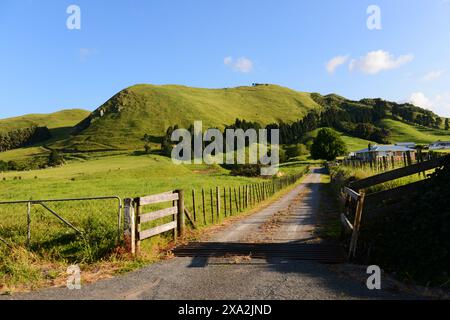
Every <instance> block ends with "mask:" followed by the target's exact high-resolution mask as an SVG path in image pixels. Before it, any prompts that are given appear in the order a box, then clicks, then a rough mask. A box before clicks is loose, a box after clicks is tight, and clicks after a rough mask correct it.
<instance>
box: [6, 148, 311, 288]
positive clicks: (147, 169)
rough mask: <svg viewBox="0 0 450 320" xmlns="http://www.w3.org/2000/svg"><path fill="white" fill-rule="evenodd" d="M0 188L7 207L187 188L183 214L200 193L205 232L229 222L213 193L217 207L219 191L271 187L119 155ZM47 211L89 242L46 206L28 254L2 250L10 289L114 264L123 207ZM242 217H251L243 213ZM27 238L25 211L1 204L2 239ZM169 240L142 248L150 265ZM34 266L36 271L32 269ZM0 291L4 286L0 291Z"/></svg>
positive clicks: (85, 205)
mask: <svg viewBox="0 0 450 320" xmlns="http://www.w3.org/2000/svg"><path fill="white" fill-rule="evenodd" d="M305 168H306V165H305V164H303V163H297V164H295V165H291V166H289V167H288V168H282V169H281V171H282V172H284V174H289V175H291V174H296V173H299V172H303V171H304V170H305ZM0 181H1V182H0V195H1V200H2V201H8V200H29V199H34V200H39V199H55V198H78V197H92V196H119V197H121V198H122V199H123V198H126V197H131V198H134V197H138V196H146V195H151V194H156V193H160V192H166V191H170V190H175V189H184V190H185V193H186V195H185V198H186V200H185V203H186V207H187V208H188V210H189V211H190V212H193V207H192V190H193V189H195V190H196V201H197V204H196V205H197V208H196V209H197V216H198V226H199V227H201V228H203V227H204V226H208V225H211V224H212V223H213V222H214V223H217V222H219V221H223V219H224V218H225V216H224V210H223V204H222V213H221V216H220V217H219V219H218V218H217V215H216V214H217V212H216V211H215V209H213V212H211V209H210V208H211V197H210V195H211V194H210V192H211V190H212V191H213V192H212V194H213V197H212V203H213V204H215V202H216V197H215V188H216V187H220V192H221V196H223V188H225V190H226V191H227V192H228V196H229V188H233V189H232V190H234V188H236V189H237V190H239V189H238V188H239V187H241V186H244V185H250V184H255V183H261V182H265V181H267V180H266V179H262V178H246V177H237V176H232V175H230V173H229V171H227V170H225V169H223V168H222V167H220V166H217V165H181V166H176V165H174V164H172V162H171V159H169V158H165V157H161V156H157V155H142V156H135V155H119V156H109V157H101V158H98V159H89V160H88V161H72V162H69V163H68V164H66V165H65V166H63V167H58V168H49V169H44V170H35V171H25V172H8V173H2V174H0ZM202 189H203V190H204V191H205V196H206V197H205V207H206V224H205V223H204V221H203V217H202V216H203V215H202V212H201V190H202ZM221 200H222V199H221ZM222 203H223V202H222ZM47 205H48V206H49V207H50V208H51V209H52V210H54V211H55V212H57V213H58V214H59V215H61V216H62V217H63V218H64V219H66V220H67V221H69V222H70V223H72V224H73V225H74V226H76V227H77V228H78V229H80V230H81V231H83V233H84V237H80V236H78V235H77V234H76V232H75V231H74V230H72V229H70V228H68V227H67V226H66V225H64V224H63V223H61V221H60V220H58V219H57V218H56V217H55V216H53V215H52V214H51V213H50V212H48V211H47V210H46V209H44V208H43V207H41V206H39V205H33V206H32V210H31V243H30V248H31V251H23V250H22V249H20V248H18V249H15V250H14V254H13V255H9V254H8V252H9V251H8V250H5V249H6V248H5V247H4V246H3V244H1V243H0V247H1V249H0V264H2V266H0V282H3V283H4V284H5V288H6V287H7V288H11V287H15V286H16V285H23V284H24V283H29V284H30V285H37V284H38V283H40V282H42V281H43V277H44V278H45V277H46V276H47V275H46V274H48V272H47V273H43V271H42V270H43V269H42V268H43V267H45V266H47V267H45V268H47V269H49V270H50V271H51V270H55V268H56V269H58V270H61V267H62V266H64V265H67V264H69V263H81V264H85V265H88V266H89V265H95V264H98V263H102V261H103V262H105V261H109V262H111V261H113V262H114V263H117V261H116V260H115V259H116V255H115V254H114V250H113V249H114V248H115V246H116V240H117V232H118V231H117V227H118V226H117V210H118V208H117V202H116V201H115V200H104V201H103V200H102V201H85V202H61V203H47ZM227 205H228V203H227ZM233 206H235V202H234V200H233ZM159 208H161V206H156V207H148V208H146V210H149V211H153V210H154V209H159ZM233 209H234V210H233V212H234V214H238V213H239V212H238V210H236V208H235V207H233ZM228 210H229V208H228ZM244 211H246V210H243V211H242V212H244ZM228 212H229V211H228ZM228 214H229V213H228ZM213 217H214V218H213ZM213 219H214V221H213ZM160 223H161V222H160ZM26 236H27V205H26V204H13V205H0V237H2V238H3V239H6V240H7V241H8V242H10V243H13V244H19V245H25V243H26ZM169 238H170V237H167V235H166V236H163V237H155V238H154V239H152V240H150V241H147V242H145V244H144V247H143V248H144V250H145V251H146V252H147V253H148V254H149V255H150V259H153V258H154V256H153V255H152V254H153V250H154V248H155V247H158V246H159V245H161V244H163V245H164V244H167V241H168V239H169ZM111 259H112V260H111ZM146 259H147V258H146ZM148 261H149V260H148V259H147V260H145V262H148ZM138 262H139V260H138ZM138 262H136V261H126V262H124V263H123V264H122V265H121V267H120V269H121V270H122V269H123V268H133V265H134V266H136V263H138ZM30 263H31V264H32V266H29V264H30ZM45 268H44V269H45ZM1 288H2V286H1V285H0V291H1Z"/></svg>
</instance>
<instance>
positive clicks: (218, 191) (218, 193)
mask: <svg viewBox="0 0 450 320" xmlns="http://www.w3.org/2000/svg"><path fill="white" fill-rule="evenodd" d="M216 213H217V222H219V221H220V188H219V187H216Z"/></svg>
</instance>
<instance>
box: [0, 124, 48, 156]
mask: <svg viewBox="0 0 450 320" xmlns="http://www.w3.org/2000/svg"><path fill="white" fill-rule="evenodd" d="M51 136H52V135H51V133H50V130H49V129H48V128H47V127H37V126H32V127H29V128H23V129H16V130H12V131H9V132H7V133H3V134H0V152H3V151H8V150H12V149H17V148H21V147H25V146H28V145H32V144H35V143H38V142H42V141H45V140H48V139H50V138H51Z"/></svg>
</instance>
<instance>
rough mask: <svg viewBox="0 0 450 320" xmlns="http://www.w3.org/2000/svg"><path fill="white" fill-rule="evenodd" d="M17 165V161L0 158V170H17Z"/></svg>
mask: <svg viewBox="0 0 450 320" xmlns="http://www.w3.org/2000/svg"><path fill="white" fill-rule="evenodd" d="M18 169H19V166H18V165H17V163H16V162H15V161H8V162H6V161H3V160H0V172H5V171H15V170H18Z"/></svg>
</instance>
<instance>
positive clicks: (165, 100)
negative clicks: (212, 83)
mask: <svg viewBox="0 0 450 320" xmlns="http://www.w3.org/2000/svg"><path fill="white" fill-rule="evenodd" d="M315 108H319V106H318V104H317V103H315V102H314V101H313V100H312V99H311V96H310V94H309V93H302V92H297V91H294V90H291V89H288V88H283V87H280V86H276V85H270V86H258V87H238V88H229V89H200V88H190V87H184V86H175V85H166V86H154V85H136V86H133V87H130V88H127V89H125V90H123V91H121V92H120V93H118V94H117V95H115V96H114V97H112V98H111V99H110V100H109V101H107V102H106V103H105V104H104V105H102V106H101V107H100V108H98V109H97V110H96V111H94V112H93V113H92V114H91V116H90V117H89V118H87V119H85V121H83V122H82V123H80V125H79V126H78V128H79V134H78V135H77V136H75V137H73V138H71V139H69V140H67V141H64V142H61V143H59V144H57V145H55V147H58V148H62V149H69V150H83V151H86V150H111V149H134V148H136V147H142V142H141V141H140V139H141V138H142V137H143V136H144V134H145V133H147V134H150V135H152V136H154V137H155V142H156V141H157V137H161V136H162V135H163V134H164V132H165V131H166V130H167V128H168V127H169V126H173V125H176V124H178V125H180V126H183V127H189V126H190V125H191V124H193V123H194V121H196V120H202V121H203V125H204V127H205V128H211V127H217V128H223V127H224V126H225V125H229V124H232V123H234V121H235V120H236V118H241V119H245V120H248V121H257V122H259V123H261V124H269V123H273V122H282V121H283V122H292V121H295V120H298V119H300V118H302V117H303V116H305V115H306V114H307V113H308V111H310V110H311V109H315Z"/></svg>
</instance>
